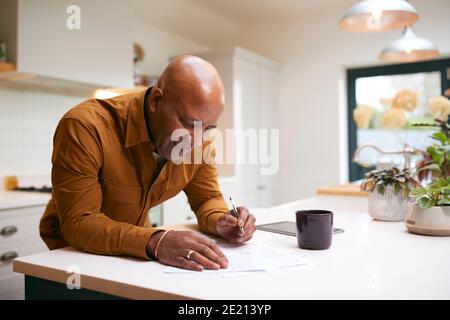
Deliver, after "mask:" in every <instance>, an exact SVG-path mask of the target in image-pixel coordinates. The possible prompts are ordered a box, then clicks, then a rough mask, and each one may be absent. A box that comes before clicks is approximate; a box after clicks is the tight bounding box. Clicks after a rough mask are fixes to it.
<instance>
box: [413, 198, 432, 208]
mask: <svg viewBox="0 0 450 320" xmlns="http://www.w3.org/2000/svg"><path fill="white" fill-rule="evenodd" d="M417 204H418V205H419V207H421V208H422V209H428V208H431V207H434V205H435V204H436V200H434V199H430V198H428V197H427V196H424V197H420V198H419V199H417Z"/></svg>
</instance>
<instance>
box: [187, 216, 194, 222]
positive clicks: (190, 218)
mask: <svg viewBox="0 0 450 320" xmlns="http://www.w3.org/2000/svg"><path fill="white" fill-rule="evenodd" d="M192 219H194V217H193V216H187V217H186V220H187V221H190V220H192Z"/></svg>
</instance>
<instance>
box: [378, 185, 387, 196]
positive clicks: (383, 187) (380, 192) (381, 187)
mask: <svg viewBox="0 0 450 320" xmlns="http://www.w3.org/2000/svg"><path fill="white" fill-rule="evenodd" d="M377 191H378V193H379V194H381V195H384V192H385V191H386V187H385V186H384V185H383V184H380V185H377Z"/></svg>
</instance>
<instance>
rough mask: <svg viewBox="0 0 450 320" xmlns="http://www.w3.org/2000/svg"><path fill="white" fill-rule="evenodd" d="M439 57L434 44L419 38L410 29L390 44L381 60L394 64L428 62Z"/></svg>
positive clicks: (384, 50)
mask: <svg viewBox="0 0 450 320" xmlns="http://www.w3.org/2000/svg"><path fill="white" fill-rule="evenodd" d="M437 56H439V50H438V49H437V47H436V46H435V45H434V44H433V42H431V41H429V40H427V39H424V38H419V37H417V36H416V34H415V33H414V32H413V31H412V29H411V28H410V27H408V28H405V31H404V32H403V35H402V37H401V38H400V39H397V40H395V41H393V42H392V43H390V44H389V45H388V46H387V47H386V48H384V49H383V51H382V52H381V54H380V59H382V60H386V61H392V62H412V61H419V60H427V59H431V58H434V57H437Z"/></svg>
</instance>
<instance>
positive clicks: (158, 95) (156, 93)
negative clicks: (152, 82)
mask: <svg viewBox="0 0 450 320" xmlns="http://www.w3.org/2000/svg"><path fill="white" fill-rule="evenodd" d="M162 97H163V91H162V89H160V88H156V87H155V88H152V91H151V92H150V99H149V100H150V101H149V109H150V112H155V111H156V109H157V108H158V106H159V103H160V101H161V99H162Z"/></svg>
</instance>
